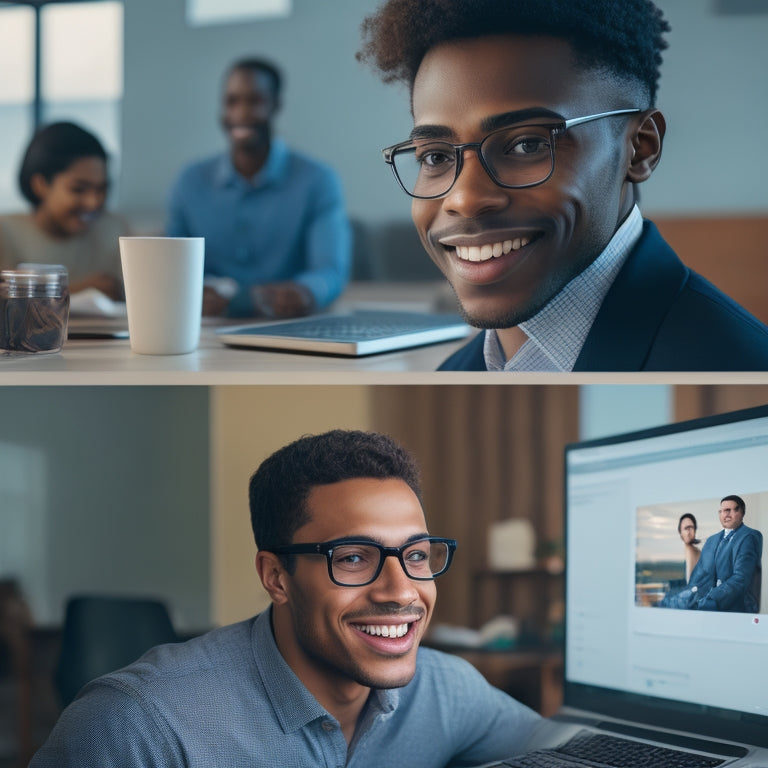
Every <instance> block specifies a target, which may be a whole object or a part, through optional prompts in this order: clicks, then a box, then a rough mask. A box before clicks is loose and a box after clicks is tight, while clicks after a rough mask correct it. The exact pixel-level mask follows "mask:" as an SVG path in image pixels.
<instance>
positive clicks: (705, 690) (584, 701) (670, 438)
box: [494, 406, 768, 768]
mask: <svg viewBox="0 0 768 768" xmlns="http://www.w3.org/2000/svg"><path fill="white" fill-rule="evenodd" d="M565 486H566V509H565V515H566V521H565V522H566V625H565V689H564V706H563V707H562V708H561V710H560V711H559V712H558V714H557V715H556V717H555V718H554V720H553V721H552V722H551V723H548V724H547V725H546V727H545V728H544V730H543V731H542V734H541V735H540V736H539V737H538V739H537V740H536V743H534V745H533V746H534V750H533V751H532V752H531V753H528V754H526V755H524V756H522V757H521V758H516V759H510V760H508V761H505V762H500V763H495V764H494V765H496V766H499V767H501V766H524V767H525V768H538V767H539V766H557V767H558V768H564V767H566V766H580V767H581V768H584V766H595V767H598V768H603V767H604V766H613V767H614V768H634V766H653V767H654V768H656V767H658V768H675V767H676V766H695V767H698V766H733V767H734V768H736V767H737V766H738V768H747V766H749V767H750V768H758V767H760V768H763V767H768V575H767V572H768V569H766V568H763V569H762V572H760V569H759V568H758V569H757V571H756V572H755V571H753V574H752V575H753V576H756V582H757V586H756V589H757V593H758V595H759V599H758V605H759V608H758V612H756V613H740V612H720V611H703V610H701V611H700V610H691V609H685V608H678V607H676V608H669V607H665V605H667V604H669V603H670V602H672V603H673V604H679V602H678V601H675V600H672V601H670V600H669V599H667V600H665V596H666V595H674V594H679V592H680V591H681V590H683V589H685V583H686V582H685V566H684V545H683V543H682V541H681V538H680V535H679V534H678V531H677V525H678V522H679V519H680V517H681V515H683V514H685V513H692V514H693V515H694V517H695V518H696V521H697V523H698V531H697V533H698V538H699V539H700V540H701V541H702V544H703V541H704V540H705V539H706V537H707V535H708V534H710V533H715V532H718V531H720V530H722V529H721V527H720V525H719V522H718V515H717V511H718V509H719V506H720V499H722V498H723V497H724V496H727V495H730V494H737V495H738V496H740V497H742V499H744V501H745V502H746V514H745V516H744V524H746V525H748V526H750V527H752V528H756V529H758V530H760V531H761V532H762V534H763V536H764V537H766V534H768V406H766V407H762V408H756V409H750V410H746V411H739V412H734V413H730V414H727V415H725V416H717V417H713V418H708V419H699V420H695V421H688V422H683V423H679V424H674V425H669V426H665V427H661V428H659V429H653V430H647V431H643V432H636V433H632V434H625V435H620V436H616V437H611V438H608V439H601V440H594V441H584V442H580V443H576V444H573V445H569V446H567V448H566V451H565ZM753 589H754V587H753Z"/></svg>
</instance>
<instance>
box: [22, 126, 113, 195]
mask: <svg viewBox="0 0 768 768" xmlns="http://www.w3.org/2000/svg"><path fill="white" fill-rule="evenodd" d="M84 157H98V158H100V159H101V160H103V161H104V162H105V163H106V162H107V153H106V151H105V150H104V147H103V146H102V145H101V142H100V141H99V140H98V139H97V138H96V137H95V136H94V135H93V134H92V133H89V132H88V131H86V130H85V128H81V127H80V126H79V125H76V124H75V123H68V122H61V123H50V124H49V125H45V126H43V127H42V128H40V129H39V130H38V131H37V132H36V133H35V135H34V136H33V137H32V140H31V141H30V142H29V145H28V146H27V149H26V151H25V152H24V157H23V158H22V161H21V167H20V168H19V189H20V190H21V194H22V195H24V197H25V198H26V199H27V200H28V201H29V202H30V203H31V204H32V205H33V206H34V207H35V208H37V206H38V205H40V198H39V197H38V196H37V195H36V194H35V193H34V191H33V190H32V177H33V176H34V175H35V174H38V173H39V174H40V175H41V176H42V177H43V178H44V179H45V180H46V181H49V182H50V181H51V180H52V179H53V177H54V176H56V175H57V174H59V173H62V172H63V171H66V170H67V168H69V167H70V166H71V165H72V164H73V163H74V162H76V161H77V160H80V159H82V158H84Z"/></svg>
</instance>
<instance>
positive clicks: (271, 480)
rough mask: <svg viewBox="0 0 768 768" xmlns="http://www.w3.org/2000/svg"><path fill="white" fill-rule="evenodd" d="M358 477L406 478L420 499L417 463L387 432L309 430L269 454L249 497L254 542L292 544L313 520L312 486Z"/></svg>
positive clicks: (269, 545) (260, 545) (255, 476)
mask: <svg viewBox="0 0 768 768" xmlns="http://www.w3.org/2000/svg"><path fill="white" fill-rule="evenodd" d="M355 478H374V479H378V480H386V479H389V478H394V479H398V480H402V481H403V482H405V483H407V484H408V486H409V487H410V488H411V490H412V491H413V492H414V493H415V494H416V497H417V498H418V499H419V502H421V498H422V496H421V481H420V476H419V468H418V465H417V464H416V461H415V459H414V458H413V456H412V455H411V454H410V453H409V452H408V451H406V450H405V449H404V448H403V447H402V446H400V445H398V444H397V443H396V442H395V441H394V440H393V439H392V438H391V437H389V436H388V435H383V434H380V433H377V432H364V431H360V430H343V429H334V430H331V431H330V432H325V433H323V434H320V435H306V436H304V437H301V438H299V439H298V440H296V441H294V442H293V443H290V444H289V445H286V446H285V447H283V448H280V449H279V450H278V451H276V452H275V453H273V454H272V455H271V456H269V457H268V458H267V459H265V460H264V461H263V462H262V463H261V465H260V466H259V468H258V469H257V470H256V472H255V473H254V474H253V476H252V477H251V481H250V486H249V492H248V500H249V502H250V508H251V526H252V527H253V535H254V538H255V539H256V546H257V547H258V548H259V549H264V550H269V549H271V548H273V547H279V546H282V545H284V544H290V543H291V541H292V539H293V535H294V533H295V532H296V531H297V530H298V529H299V528H300V527H301V526H302V525H304V524H305V523H306V522H308V521H309V511H308V510H307V507H306V500H307V497H308V496H309V494H310V491H311V490H312V489H313V488H314V487H315V486H318V485H330V484H331V483H338V482H341V481H342V480H352V479H355Z"/></svg>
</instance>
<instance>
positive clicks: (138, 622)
mask: <svg viewBox="0 0 768 768" xmlns="http://www.w3.org/2000/svg"><path fill="white" fill-rule="evenodd" d="M178 640H179V638H178V636H177V634H176V632H175V631H174V628H173V624H172V623H171V618H170V616H169V614H168V610H167V608H166V607H165V604H164V603H162V602H161V601H159V600H150V599H143V598H139V599H136V598H127V597H104V596H90V595H87V596H86V595H83V596H77V597H72V598H70V599H69V601H68V602H67V608H66V614H65V618H64V628H63V630H62V637H61V652H60V654H59V661H58V666H57V668H56V672H55V678H54V679H55V683H56V688H57V690H58V692H59V697H60V699H61V704H62V706H63V707H65V706H67V704H69V703H70V702H71V701H72V699H74V698H75V695H76V694H77V692H78V691H79V690H80V689H81V688H82V687H83V686H84V685H85V684H86V683H87V682H88V681H89V680H93V679H94V678H95V677H99V676H100V675H103V674H106V673H107V672H113V671H114V670H116V669H120V667H124V666H125V665H126V664H130V663H131V662H133V661H135V660H136V659H138V658H139V656H141V655H142V654H143V653H144V652H145V651H147V650H149V649H150V648H151V647H152V646H154V645H160V644H161V643H174V642H178Z"/></svg>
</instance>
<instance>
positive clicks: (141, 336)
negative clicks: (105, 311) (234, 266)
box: [120, 237, 205, 355]
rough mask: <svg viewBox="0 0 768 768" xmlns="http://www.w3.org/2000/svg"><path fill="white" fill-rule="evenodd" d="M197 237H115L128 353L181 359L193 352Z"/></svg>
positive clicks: (199, 278) (198, 286) (199, 262)
mask: <svg viewBox="0 0 768 768" xmlns="http://www.w3.org/2000/svg"><path fill="white" fill-rule="evenodd" d="M204 256H205V238H202V237H121V238H120V260H121V262H122V265H123V282H124V283H125V304H126V310H127V312H128V333H129V335H130V339H131V349H132V350H133V351H134V352H138V353H140V354H142V355H183V354H186V353H188V352H193V351H194V350H195V349H197V345H198V344H199V342H200V321H201V315H202V311H203V259H204Z"/></svg>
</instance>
